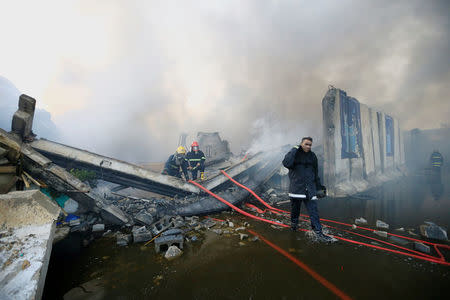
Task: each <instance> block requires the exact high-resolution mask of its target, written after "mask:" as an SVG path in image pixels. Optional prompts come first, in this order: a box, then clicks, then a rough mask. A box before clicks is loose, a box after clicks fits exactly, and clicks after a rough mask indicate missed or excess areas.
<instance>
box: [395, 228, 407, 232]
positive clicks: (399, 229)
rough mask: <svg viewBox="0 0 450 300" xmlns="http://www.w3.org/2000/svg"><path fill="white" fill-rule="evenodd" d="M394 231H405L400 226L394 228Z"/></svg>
mask: <svg viewBox="0 0 450 300" xmlns="http://www.w3.org/2000/svg"><path fill="white" fill-rule="evenodd" d="M395 230H396V231H405V228H403V227H400V228H397V229H395Z"/></svg>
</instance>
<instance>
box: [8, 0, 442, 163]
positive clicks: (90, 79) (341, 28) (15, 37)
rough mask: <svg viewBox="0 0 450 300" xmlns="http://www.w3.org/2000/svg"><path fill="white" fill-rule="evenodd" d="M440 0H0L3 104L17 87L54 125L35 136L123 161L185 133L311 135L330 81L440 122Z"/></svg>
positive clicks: (398, 111)
mask: <svg viewBox="0 0 450 300" xmlns="http://www.w3.org/2000/svg"><path fill="white" fill-rule="evenodd" d="M449 3H450V2H449V1H421V0H417V1H412V0H408V1H256V0H255V1H45V0H42V1H4V2H3V1H2V4H1V7H2V9H1V10H0V39H1V47H0V76H1V77H0V79H1V80H0V83H1V84H0V96H1V98H0V101H1V102H0V104H1V105H0V107H14V109H13V111H14V110H15V108H16V107H17V96H12V95H13V94H14V93H16V94H19V93H18V92H17V91H20V92H21V93H26V94H28V95H30V96H33V97H35V98H36V99H37V101H38V102H37V107H38V108H40V109H41V110H42V111H43V112H45V111H46V112H49V113H50V114H51V119H52V121H53V123H54V124H56V128H57V130H56V129H55V130H53V131H52V132H51V133H48V132H47V133H45V134H44V133H43V132H39V131H37V133H38V135H40V136H43V137H48V138H50V139H52V138H53V139H57V140H58V141H59V142H62V143H66V144H68V145H72V146H75V147H79V148H83V149H87V150H91V151H94V152H98V153H101V154H103V155H108V156H112V157H116V158H120V159H124V160H128V161H131V162H143V161H163V160H165V159H166V157H167V155H169V154H170V153H172V152H173V151H174V150H175V147H176V146H177V141H178V136H179V134H180V133H181V132H188V133H191V135H190V136H189V137H188V142H191V141H192V139H193V137H194V134H195V133H196V132H197V131H219V132H220V133H221V136H222V137H223V138H225V139H227V140H229V141H230V144H231V147H232V151H234V152H240V150H241V149H242V148H249V147H252V144H253V143H254V142H255V140H258V137H261V136H262V138H263V139H264V141H265V143H262V145H265V144H267V143H271V142H273V143H295V142H297V141H298V139H299V138H300V137H301V136H303V135H312V136H314V137H317V138H319V139H320V135H321V132H322V128H321V124H322V112H321V100H322V97H323V96H324V94H325V93H326V90H327V87H328V85H329V84H332V85H334V86H336V87H339V88H342V89H344V90H346V91H347V93H348V94H349V95H351V96H353V97H356V98H357V99H359V100H360V101H361V102H363V103H365V104H368V105H370V106H372V107H375V108H378V109H381V110H383V111H386V112H388V113H390V114H391V115H393V116H396V117H398V118H399V119H400V120H401V121H402V126H403V128H404V129H412V128H415V127H418V128H436V127H440V126H442V125H444V126H448V116H449V115H450V101H449V100H448V95H450V24H449V23H450V22H449V15H450V14H449V13H450V5H449ZM11 83H12V84H13V85H14V86H15V87H16V88H17V91H15V90H14V88H13V87H11ZM5 112H6V110H5V109H2V112H1V118H2V121H4V120H6V121H7V122H6V123H7V124H10V123H9V120H8V118H11V117H12V115H10V114H5ZM36 119H38V120H36ZM38 121H39V118H38V117H36V118H35V122H38ZM6 129H8V130H9V129H10V128H6ZM35 129H36V128H35ZM35 131H36V130H35ZM48 135H50V136H48ZM258 145H260V143H258ZM253 147H254V144H253Z"/></svg>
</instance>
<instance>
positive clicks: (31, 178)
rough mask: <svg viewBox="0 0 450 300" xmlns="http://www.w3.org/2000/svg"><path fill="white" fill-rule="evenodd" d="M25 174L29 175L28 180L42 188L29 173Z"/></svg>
mask: <svg viewBox="0 0 450 300" xmlns="http://www.w3.org/2000/svg"><path fill="white" fill-rule="evenodd" d="M23 174H25V175H27V177H28V179H30V180H31V182H33V183H34V184H35V185H37V186H38V187H42V186H41V184H40V183H39V182H38V181H37V180H36V179H34V178H33V177H31V175H30V174H28V173H27V172H25V171H23Z"/></svg>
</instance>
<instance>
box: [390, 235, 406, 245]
mask: <svg viewBox="0 0 450 300" xmlns="http://www.w3.org/2000/svg"><path fill="white" fill-rule="evenodd" d="M389 240H390V241H392V242H394V243H396V244H400V245H402V246H406V245H408V244H409V241H408V240H405V239H402V238H399V237H396V236H393V235H391V236H389Z"/></svg>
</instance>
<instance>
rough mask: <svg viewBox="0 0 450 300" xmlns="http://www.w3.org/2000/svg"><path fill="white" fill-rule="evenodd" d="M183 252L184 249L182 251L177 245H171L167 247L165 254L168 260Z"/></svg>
mask: <svg viewBox="0 0 450 300" xmlns="http://www.w3.org/2000/svg"><path fill="white" fill-rule="evenodd" d="M181 254H183V251H181V250H180V249H179V248H178V247H177V246H170V247H169V248H168V249H167V252H166V254H165V255H164V257H165V258H166V259H167V260H172V259H175V258H177V257H178V256H180V255H181Z"/></svg>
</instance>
